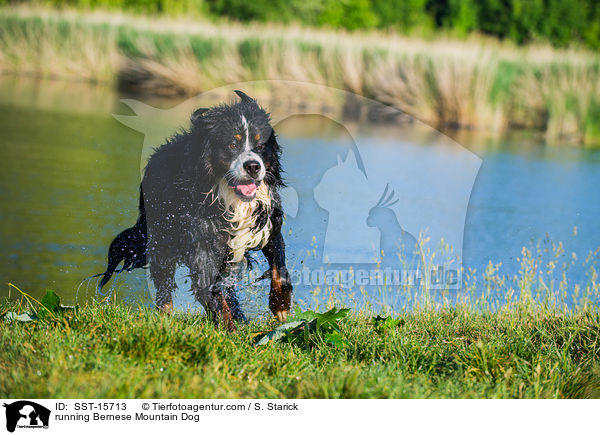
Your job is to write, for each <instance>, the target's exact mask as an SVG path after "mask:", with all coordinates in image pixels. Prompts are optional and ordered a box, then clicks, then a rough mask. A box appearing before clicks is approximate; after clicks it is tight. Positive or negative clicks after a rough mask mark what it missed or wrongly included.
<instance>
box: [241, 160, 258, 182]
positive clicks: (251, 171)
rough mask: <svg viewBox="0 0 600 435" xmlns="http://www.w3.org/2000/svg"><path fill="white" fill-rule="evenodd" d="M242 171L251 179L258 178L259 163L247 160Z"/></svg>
mask: <svg viewBox="0 0 600 435" xmlns="http://www.w3.org/2000/svg"><path fill="white" fill-rule="evenodd" d="M244 169H245V170H246V172H247V173H248V175H250V176H251V177H252V178H256V177H258V173H259V172H260V163H259V162H257V161H256V160H248V161H247V162H244Z"/></svg>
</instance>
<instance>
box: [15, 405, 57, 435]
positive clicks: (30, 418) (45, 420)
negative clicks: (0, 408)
mask: <svg viewBox="0 0 600 435" xmlns="http://www.w3.org/2000/svg"><path fill="white" fill-rule="evenodd" d="M4 407H5V408H6V430H8V431H9V432H14V431H15V429H16V428H17V427H18V428H27V429H36V428H43V429H47V428H48V424H49V422H50V410H49V409H48V408H46V407H44V406H42V405H39V404H37V403H35V402H31V401H29V400H19V401H18V402H13V403H10V404H7V403H5V404H4Z"/></svg>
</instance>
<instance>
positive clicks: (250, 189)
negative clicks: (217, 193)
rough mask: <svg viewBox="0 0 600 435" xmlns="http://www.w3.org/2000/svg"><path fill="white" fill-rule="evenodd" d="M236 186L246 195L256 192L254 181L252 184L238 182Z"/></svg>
mask: <svg viewBox="0 0 600 435" xmlns="http://www.w3.org/2000/svg"><path fill="white" fill-rule="evenodd" d="M235 188H236V189H237V190H239V191H240V192H241V193H242V195H244V196H250V195H252V194H253V193H254V192H256V184H254V183H252V184H238V185H237V186H235Z"/></svg>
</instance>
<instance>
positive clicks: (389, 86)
mask: <svg viewBox="0 0 600 435" xmlns="http://www.w3.org/2000/svg"><path fill="white" fill-rule="evenodd" d="M0 20H1V22H2V23H4V24H3V27H5V29H4V30H0V71H5V72H11V73H19V74H32V75H36V76H45V77H69V78H78V79H82V80H90V81H97V82H115V81H117V80H121V81H123V82H125V83H127V84H129V85H132V86H134V87H137V88H138V89H140V90H142V91H144V92H151V93H161V94H180V95H194V94H197V93H199V92H203V91H206V90H208V89H212V88H215V87H218V86H222V85H225V84H228V83H235V82H242V81H250V80H295V81H302V82H312V83H317V84H322V85H326V86H330V87H333V88H338V89H344V90H347V91H351V92H354V93H357V94H361V95H364V96H367V97H371V98H374V99H376V100H378V101H381V102H383V103H386V104H389V105H391V106H394V107H396V108H398V109H400V110H402V111H404V112H406V113H407V114H409V115H411V116H413V117H415V118H417V119H419V120H422V121H424V122H426V123H428V124H430V125H432V126H434V127H437V128H442V129H444V128H453V127H461V128H471V129H480V130H488V131H493V132H502V131H504V130H505V129H506V128H507V127H509V126H513V127H514V126H521V127H530V128H538V129H543V130H544V131H545V133H546V138H547V140H548V141H549V142H552V143H562V142H568V143H584V144H594V143H598V142H599V141H600V131H598V130H599V128H597V127H595V126H596V125H597V123H598V122H600V114H599V113H598V112H600V110H597V108H598V106H599V105H600V74H599V73H598V71H599V70H600V56H599V55H598V54H597V53H592V52H588V51H585V50H580V49H571V50H558V49H554V48H552V47H549V46H540V45H535V46H527V47H515V46H513V45H512V44H509V43H499V42H498V41H495V40H491V39H486V38H483V37H471V38H469V39H467V40H449V39H444V38H440V39H436V40H432V41H425V40H420V39H415V38H407V37H403V36H400V35H396V34H389V33H382V32H369V33H361V32H357V33H347V32H332V31H327V30H315V29H308V28H301V27H297V26H291V27H282V26H277V25H264V24H260V25H258V24H250V25H240V24H234V23H211V22H204V21H202V22H198V21H186V20H182V19H177V20H174V19H168V18H151V17H143V16H141V17H140V16H136V17H133V16H129V15H122V14H114V13H110V14H108V13H102V12H93V13H90V12H88V13H82V12H76V11H61V12H57V11H53V10H44V9H32V8H18V9H14V8H13V9H2V10H0ZM274 90H276V91H277V92H278V96H279V97H280V98H281V96H282V94H281V92H283V93H284V94H283V97H284V98H289V99H290V100H292V101H298V103H299V104H302V101H301V100H302V99H303V98H307V97H308V96H305V95H285V89H278V88H277V86H276V85H274ZM274 90H271V92H273V91H274ZM320 98H322V99H323V100H324V101H327V102H328V103H330V101H328V100H327V99H328V96H327V95H321V96H320Z"/></svg>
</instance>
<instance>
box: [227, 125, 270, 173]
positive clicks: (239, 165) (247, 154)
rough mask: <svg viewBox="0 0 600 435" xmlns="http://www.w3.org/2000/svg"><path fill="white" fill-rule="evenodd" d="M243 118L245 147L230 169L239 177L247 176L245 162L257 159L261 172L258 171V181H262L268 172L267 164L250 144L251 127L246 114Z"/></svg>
mask: <svg viewBox="0 0 600 435" xmlns="http://www.w3.org/2000/svg"><path fill="white" fill-rule="evenodd" d="M241 119H242V126H243V127H244V149H243V150H242V152H241V153H240V154H239V155H238V156H237V158H236V159H235V160H234V161H233V162H231V166H230V167H229V170H230V172H231V173H232V174H233V175H235V176H236V177H238V178H246V177H247V176H248V174H246V171H245V169H244V163H245V162H248V161H250V160H256V161H257V162H258V163H260V172H259V173H258V177H257V178H256V181H261V180H262V179H263V178H265V175H266V172H267V171H266V169H265V164H264V162H263V160H262V158H261V157H260V156H259V155H258V154H256V153H255V152H254V151H252V146H251V144H250V128H249V126H248V120H247V119H246V117H245V116H244V115H242V116H241Z"/></svg>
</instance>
